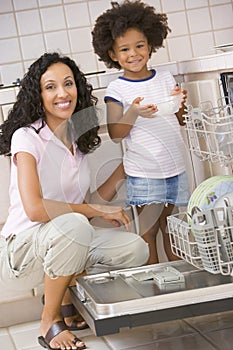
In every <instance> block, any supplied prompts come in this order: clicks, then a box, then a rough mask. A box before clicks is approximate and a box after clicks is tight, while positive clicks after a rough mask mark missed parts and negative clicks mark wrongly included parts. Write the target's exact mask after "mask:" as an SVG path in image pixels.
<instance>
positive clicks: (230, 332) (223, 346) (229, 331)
mask: <svg viewBox="0 0 233 350" xmlns="http://www.w3.org/2000/svg"><path fill="white" fill-rule="evenodd" d="M205 336H206V337H207V338H208V339H210V340H211V341H212V342H213V343H214V344H215V345H216V346H217V347H218V348H219V349H220V350H232V349H233V328H225V329H220V330H215V331H212V332H208V333H205Z"/></svg>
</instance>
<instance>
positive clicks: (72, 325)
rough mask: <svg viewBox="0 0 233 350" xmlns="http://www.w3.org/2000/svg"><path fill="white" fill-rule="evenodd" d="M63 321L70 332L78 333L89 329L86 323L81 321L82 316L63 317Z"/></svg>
mask: <svg viewBox="0 0 233 350" xmlns="http://www.w3.org/2000/svg"><path fill="white" fill-rule="evenodd" d="M64 321H65V324H66V325H67V326H68V329H69V330H70V331H71V330H73V331H76V330H78V331H80V330H82V329H86V328H88V327H89V326H88V324H87V323H86V321H84V320H83V318H82V316H80V315H78V314H77V315H75V316H71V317H65V318H64Z"/></svg>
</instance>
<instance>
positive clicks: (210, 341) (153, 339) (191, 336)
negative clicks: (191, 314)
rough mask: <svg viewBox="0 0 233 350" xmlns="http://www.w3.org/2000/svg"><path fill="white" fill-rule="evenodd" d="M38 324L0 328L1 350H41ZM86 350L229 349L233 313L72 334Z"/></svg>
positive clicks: (232, 331) (231, 339)
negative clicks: (102, 333)
mask: <svg viewBox="0 0 233 350" xmlns="http://www.w3.org/2000/svg"><path fill="white" fill-rule="evenodd" d="M38 328H39V321H38V322H31V323H25V324H20V325H17V326H12V327H8V328H1V329H0V350H42V349H43V348H42V347H41V346H40V345H38V343H37V337H38V335H39V332H38ZM74 333H75V334H77V336H78V337H79V338H81V339H82V340H84V341H85V343H86V346H87V349H89V350H126V349H127V350H232V349H233V311H230V312H224V313H219V314H212V315H207V316H201V317H195V318H188V319H184V320H176V321H171V322H163V323H156V324H153V325H150V326H143V327H137V328H133V329H122V330H121V331H120V333H118V334H113V335H108V336H105V337H96V336H95V335H94V334H93V333H92V331H91V330H90V329H86V330H83V331H79V332H74Z"/></svg>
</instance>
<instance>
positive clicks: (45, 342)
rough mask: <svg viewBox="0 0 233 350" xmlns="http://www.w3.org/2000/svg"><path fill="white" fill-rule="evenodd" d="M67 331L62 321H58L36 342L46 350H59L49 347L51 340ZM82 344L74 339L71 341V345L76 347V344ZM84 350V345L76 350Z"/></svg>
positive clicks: (77, 339)
mask: <svg viewBox="0 0 233 350" xmlns="http://www.w3.org/2000/svg"><path fill="white" fill-rule="evenodd" d="M65 330H67V326H66V324H65V323H64V322H63V321H58V322H55V323H53V324H52V326H51V327H50V328H49V330H48V332H47V333H46V335H45V337H43V336H42V335H41V336H40V337H38V342H39V344H40V345H41V346H43V347H44V348H46V349H50V350H59V349H57V348H56V349H55V348H51V346H50V345H49V344H50V342H51V340H52V339H53V338H54V337H56V336H57V335H58V334H59V333H61V332H63V331H65ZM78 342H79V343H82V341H81V340H80V339H79V338H77V337H74V339H73V340H72V343H73V344H74V345H76V343H78ZM83 349H86V345H85V344H84V345H83V346H81V347H77V350H83Z"/></svg>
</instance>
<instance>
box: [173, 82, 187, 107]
mask: <svg viewBox="0 0 233 350" xmlns="http://www.w3.org/2000/svg"><path fill="white" fill-rule="evenodd" d="M179 94H182V100H181V105H180V107H182V106H183V105H184V104H185V102H186V100H187V90H183V89H181V88H180V86H179V84H176V86H175V87H174V89H173V90H172V91H171V96H174V95H179Z"/></svg>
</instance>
